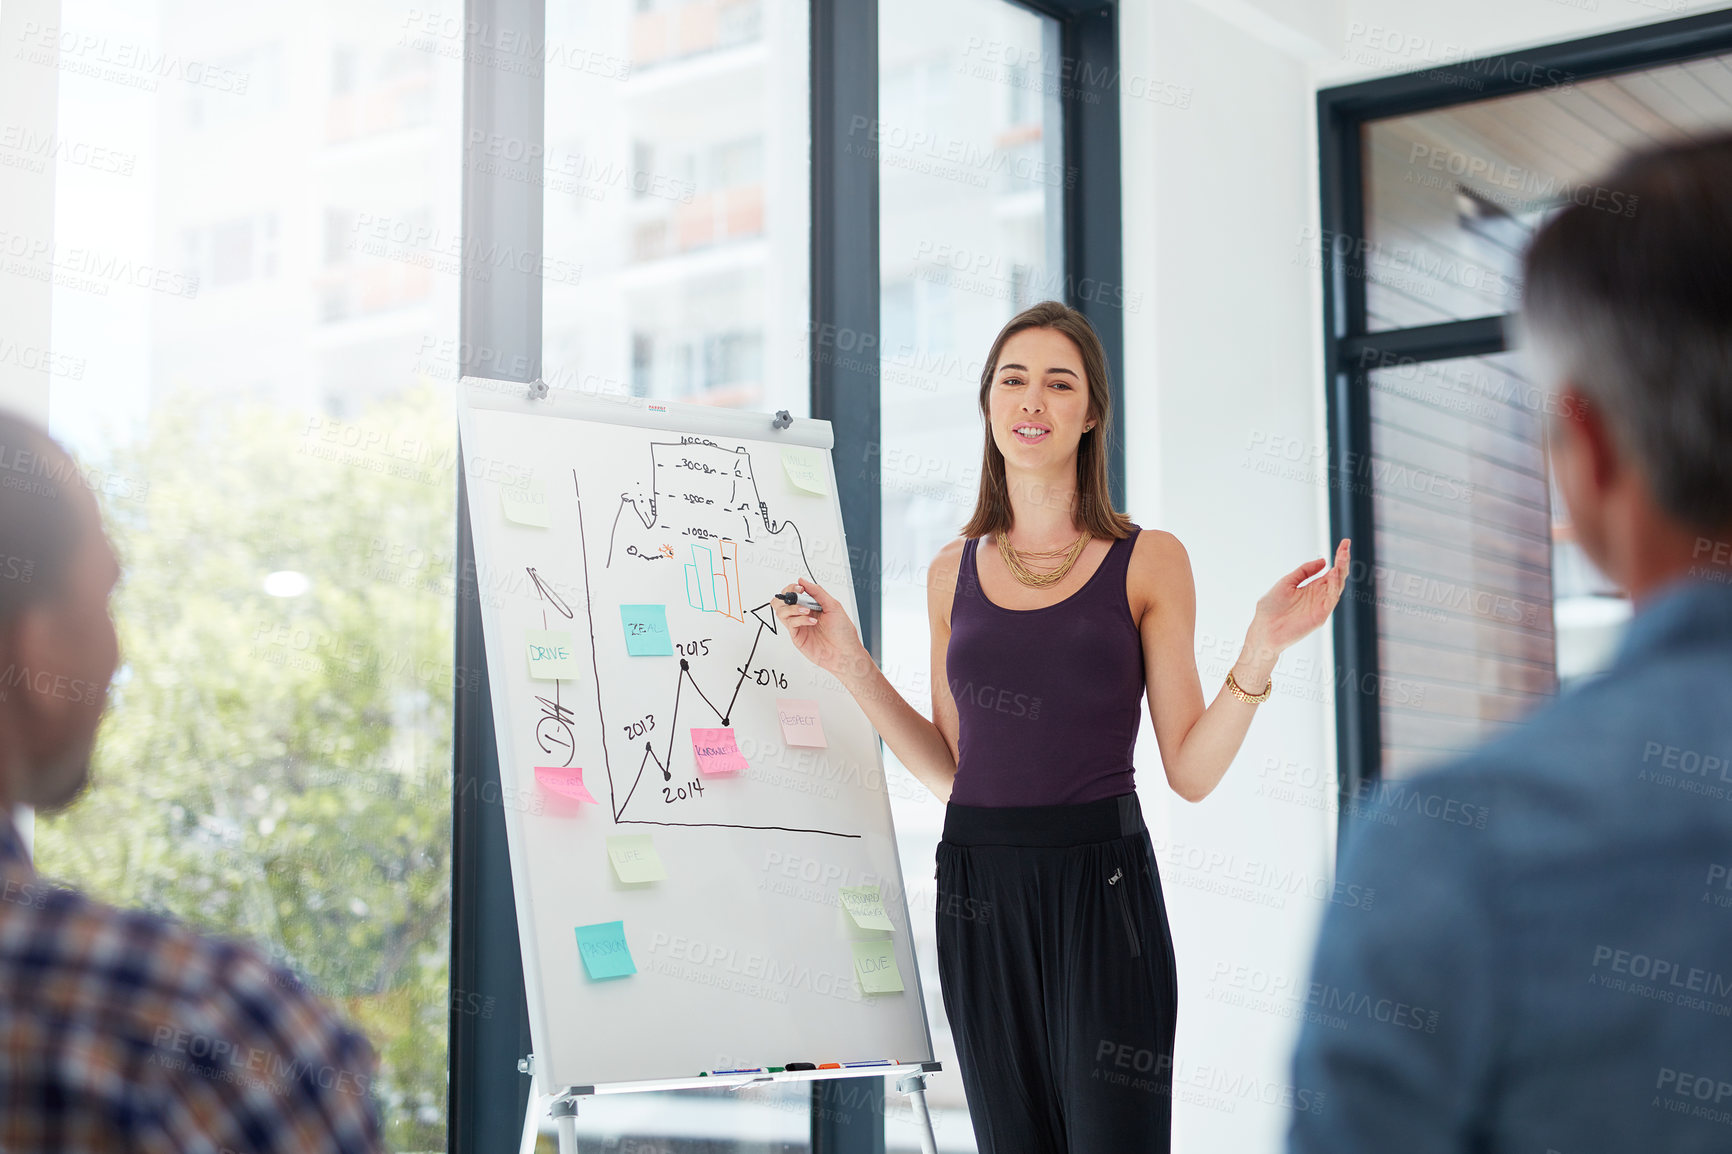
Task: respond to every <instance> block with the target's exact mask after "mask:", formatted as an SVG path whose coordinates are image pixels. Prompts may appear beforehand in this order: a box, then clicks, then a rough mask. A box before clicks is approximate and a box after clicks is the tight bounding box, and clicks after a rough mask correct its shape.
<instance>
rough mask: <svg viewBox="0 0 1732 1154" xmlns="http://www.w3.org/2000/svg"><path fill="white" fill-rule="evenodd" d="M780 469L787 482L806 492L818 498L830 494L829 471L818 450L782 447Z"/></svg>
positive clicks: (801, 447) (794, 446)
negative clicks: (782, 470) (784, 472)
mask: <svg viewBox="0 0 1732 1154" xmlns="http://www.w3.org/2000/svg"><path fill="white" fill-rule="evenodd" d="M782 468H783V469H784V470H786V471H787V474H788V480H790V481H792V482H794V484H796V485H798V486H799V487H800V488H802V489H804V490H806V492H808V493H816V494H817V495H818V496H820V497H822V496H824V495H825V494H827V493H829V492H830V470H828V469H826V468H825V467H824V457H823V454H821V453H819V452H818V450H816V449H808V448H805V447H803V446H798V445H788V446H784V447H783V449H782Z"/></svg>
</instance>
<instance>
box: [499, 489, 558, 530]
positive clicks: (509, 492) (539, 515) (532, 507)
mask: <svg viewBox="0 0 1732 1154" xmlns="http://www.w3.org/2000/svg"><path fill="white" fill-rule="evenodd" d="M499 504H500V505H501V506H502V507H503V508H504V509H505V517H506V519H507V520H509V521H515V522H517V523H518V524H519V525H528V526H529V527H530V528H532V529H547V528H551V527H552V525H553V514H551V513H550V512H548V509H547V486H546V485H543V484H542V483H541V482H540V481H530V482H527V483H526V484H522V485H506V486H505V487H503V488H502V489H500V490H499Z"/></svg>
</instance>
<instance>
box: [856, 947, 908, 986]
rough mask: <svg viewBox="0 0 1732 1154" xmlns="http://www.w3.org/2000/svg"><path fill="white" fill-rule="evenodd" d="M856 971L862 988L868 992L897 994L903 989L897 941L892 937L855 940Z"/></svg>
mask: <svg viewBox="0 0 1732 1154" xmlns="http://www.w3.org/2000/svg"><path fill="white" fill-rule="evenodd" d="M851 944H852V945H853V947H854V972H855V973H856V974H858V975H859V977H860V988H861V989H862V990H864V991H866V993H868V994H895V993H899V992H900V991H901V989H902V971H901V970H899V969H897V968H896V943H895V942H894V941H893V940H892V939H890V938H879V939H878V940H877V941H873V942H853V943H851Z"/></svg>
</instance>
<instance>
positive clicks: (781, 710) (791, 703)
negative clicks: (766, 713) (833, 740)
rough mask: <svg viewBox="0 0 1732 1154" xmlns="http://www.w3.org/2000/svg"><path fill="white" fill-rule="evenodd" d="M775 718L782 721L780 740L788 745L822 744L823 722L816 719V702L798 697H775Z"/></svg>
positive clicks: (823, 742)
mask: <svg viewBox="0 0 1732 1154" xmlns="http://www.w3.org/2000/svg"><path fill="white" fill-rule="evenodd" d="M776 718H777V719H778V720H779V721H781V723H782V740H783V741H785V742H787V743H788V744H789V745H824V744H826V742H825V741H824V723H823V722H821V721H819V720H818V703H817V702H816V701H807V700H805V699H803V698H798V697H778V698H776Z"/></svg>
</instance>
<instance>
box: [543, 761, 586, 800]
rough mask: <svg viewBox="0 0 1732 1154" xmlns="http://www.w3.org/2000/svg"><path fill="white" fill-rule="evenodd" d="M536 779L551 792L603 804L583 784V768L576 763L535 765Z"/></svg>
mask: <svg viewBox="0 0 1732 1154" xmlns="http://www.w3.org/2000/svg"><path fill="white" fill-rule="evenodd" d="M535 780H536V783H537V784H539V785H540V786H541V788H542V789H545V790H547V791H548V792H550V793H557V794H559V795H560V796H561V797H569V798H572V799H574V800H576V801H586V802H588V803H589V804H590V805H600V804H601V802H599V801H597V800H595V795H594V794H592V793H590V792H589V787H588V786H587V785H585V784H583V770H582V769H580V768H579V767H577V766H575V765H570V766H566V765H538V766H536V767H535Z"/></svg>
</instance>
